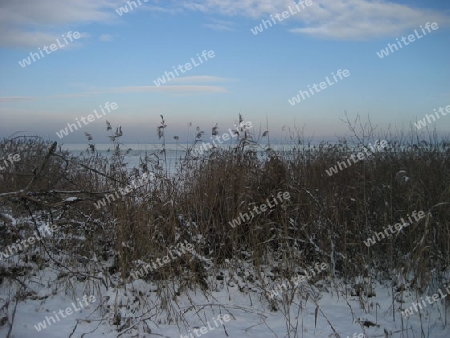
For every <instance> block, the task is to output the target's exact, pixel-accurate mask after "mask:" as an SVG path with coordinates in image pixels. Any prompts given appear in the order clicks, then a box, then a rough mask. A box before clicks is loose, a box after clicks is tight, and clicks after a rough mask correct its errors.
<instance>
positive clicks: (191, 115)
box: [0, 0, 450, 144]
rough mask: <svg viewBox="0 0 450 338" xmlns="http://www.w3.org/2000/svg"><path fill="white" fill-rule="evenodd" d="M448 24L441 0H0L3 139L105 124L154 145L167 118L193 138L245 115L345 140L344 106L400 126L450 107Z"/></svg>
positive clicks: (448, 8)
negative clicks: (200, 131)
mask: <svg viewBox="0 0 450 338" xmlns="http://www.w3.org/2000/svg"><path fill="white" fill-rule="evenodd" d="M134 4H135V5H134ZM125 8H126V9H127V12H125ZM131 8H132V9H131ZM283 12H285V13H284V14H283ZM119 13H120V14H119ZM262 20H265V21H266V22H265V25H264V24H263V21H262ZM427 23H428V25H427ZM426 25H427V26H426ZM256 26H258V27H259V30H258V31H256V30H255V27H256ZM449 26H450V3H448V2H447V1H441V0H427V1H425V0H422V1H418V0H410V1H375V0H373V1H370V0H311V1H293V0H236V1H230V0H203V1H201V0H183V1H179V0H172V1H158V0H147V1H145V0H135V1H128V2H127V1H122V0H65V1H60V0H39V1H35V0H14V1H13V0H9V1H5V0H0V32H1V34H0V138H7V137H11V135H40V136H42V137H44V138H45V139H50V140H56V141H58V142H61V143H66V144H67V143H83V142H86V137H85V134H84V133H85V132H87V133H90V134H91V135H92V136H93V137H94V140H95V141H96V142H97V143H107V142H108V139H107V137H106V135H107V133H106V121H109V122H110V123H111V125H112V127H113V128H116V127H118V126H121V127H122V128H121V129H122V131H123V137H122V139H123V141H126V142H131V143H152V142H156V141H157V134H156V128H157V126H158V125H159V122H160V115H163V116H164V117H165V121H166V124H167V129H166V137H167V140H168V142H171V141H173V140H172V139H173V136H179V138H180V140H182V141H189V140H192V138H193V136H192V135H193V132H194V130H195V127H196V126H199V127H200V128H201V129H202V130H204V131H205V133H206V134H205V135H206V136H209V135H210V134H211V128H212V127H213V126H214V125H215V124H216V123H217V124H218V126H219V134H223V133H225V132H227V130H228V129H229V128H234V126H235V124H236V123H237V118H238V115H239V114H240V113H241V114H242V115H243V117H244V120H246V121H251V122H252V124H253V126H254V132H256V133H257V132H259V131H260V130H261V131H264V130H266V129H267V127H266V125H268V129H269V132H270V135H271V138H272V141H280V142H282V141H283V140H284V139H285V138H286V135H287V131H288V130H293V129H294V128H297V129H298V130H303V133H304V134H305V135H306V136H311V137H314V138H316V139H330V140H332V139H336V136H341V135H347V134H348V133H349V132H348V127H347V125H346V124H345V123H343V122H342V121H341V119H342V118H344V116H345V113H347V114H348V116H349V117H350V118H351V119H353V118H355V117H356V116H357V115H360V116H361V117H362V118H363V120H367V117H368V116H369V117H370V120H371V122H372V124H373V125H375V126H377V128H378V129H379V130H385V129H386V128H388V127H389V126H390V127H391V128H395V129H398V130H409V129H410V128H416V127H414V124H413V123H414V122H417V120H421V119H423V118H424V117H425V114H428V115H431V114H433V113H436V112H435V111H434V109H436V110H438V109H439V108H440V107H444V108H445V107H446V106H447V105H450V82H449V79H450V67H449V52H450V30H449ZM425 27H428V28H425ZM255 33H256V34H255ZM69 35H70V36H71V37H72V40H70V39H69V38H68V36H69ZM411 35H412V36H411ZM409 36H411V40H412V41H408V37H409ZM402 37H404V38H405V39H404V40H401V39H402ZM397 39H398V40H397ZM402 41H405V42H406V43H404V42H402ZM388 44H391V50H389V48H388ZM394 44H397V46H396V47H393V45H394ZM51 46H52V50H51V49H50V47H51ZM399 46H401V48H400V47H399ZM44 47H45V48H46V49H44ZM386 48H388V49H387V50H386ZM396 48H397V49H398V50H396ZM381 50H385V52H386V53H385V54H381ZM387 52H389V54H387ZM33 53H34V54H33ZM38 53H41V54H40V55H39V54H38ZM202 53H203V54H202ZM31 55H33V56H34V60H33V59H32V58H31ZM202 55H203V56H202ZM379 55H381V56H382V57H380V56H379ZM199 57H200V58H201V60H202V63H200V60H199ZM27 58H28V59H27ZM191 58H192V59H193V61H192V60H191ZM24 59H27V60H28V63H29V64H28V63H27V62H25V61H24ZM187 63H190V67H189V65H186V64H187ZM179 65H181V70H180V68H177V67H179ZM174 68H175V69H177V73H176V72H175V70H174ZM169 72H172V73H173V74H170V73H169ZM166 73H167V76H169V77H170V80H169V79H168V78H165V81H161V79H162V77H163V76H165V74H166ZM337 74H340V75H337ZM342 74H346V75H347V76H343V75H342ZM158 78H159V79H160V80H158ZM163 82H165V83H163ZM321 83H322V84H321ZM314 86H315V87H314ZM308 91H309V93H308ZM300 92H302V93H303V97H301V96H298V100H297V101H293V97H296V96H297V95H300ZM305 93H306V94H305ZM307 95H309V97H308V96H307ZM107 103H109V107H111V105H113V106H114V107H116V109H109V111H108V109H107V108H106V105H107ZM292 103H294V104H292ZM102 108H103V113H102V112H101V109H102ZM449 109H450V108H449ZM94 110H96V113H97V115H95V114H94ZM90 114H91V115H93V114H94V115H93V116H92V117H91V118H90V120H87V118H88V115H90ZM82 117H83V118H84V120H83V122H81V119H82ZM429 120H430V121H429V122H428V121H427V127H429V128H430V129H434V128H435V129H436V130H437V132H438V133H441V134H444V135H445V134H447V135H448V133H449V131H450V114H448V115H447V116H444V115H443V114H441V115H439V119H437V121H436V122H434V121H432V119H431V118H430V119H429ZM77 121H78V123H79V124H78V126H76V125H75V127H77V128H76V130H75V128H74V127H72V131H71V130H70V129H66V131H67V135H64V134H61V132H60V131H61V130H62V129H64V128H66V127H68V124H75V123H76V122H77ZM423 129H425V127H423V128H422V129H421V130H423ZM58 132H59V135H58ZM16 133H17V134H16ZM60 136H62V137H60Z"/></svg>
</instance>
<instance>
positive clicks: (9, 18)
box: [0, 0, 450, 48]
mask: <svg viewBox="0 0 450 338" xmlns="http://www.w3.org/2000/svg"><path fill="white" fill-rule="evenodd" d="M141 1H143V0H141ZM124 4H126V1H124V0H96V1H92V0H65V1H60V0H39V1H34V0H15V1H3V2H2V4H1V11H0V31H3V32H8V33H7V34H1V35H0V47H11V48H30V47H41V46H43V45H49V44H51V43H54V41H55V38H56V37H59V36H60V35H61V34H63V33H66V32H67V31H68V30H77V26H80V25H81V24H85V23H94V22H95V23H103V24H111V23H114V22H118V21H119V20H120V17H119V16H118V15H117V13H116V12H115V9H117V8H118V7H120V6H123V5H124ZM289 6H291V8H294V7H295V6H296V1H294V0H240V1H235V0H202V1H198V0H172V1H171V2H168V3H163V2H161V1H159V0H149V1H148V2H147V3H143V6H141V7H142V9H143V10H145V11H151V12H154V13H170V14H172V15H176V14H177V13H180V12H183V11H200V12H203V13H206V14H208V15H215V14H218V15H222V16H227V17H229V18H231V17H233V18H234V17H247V18H252V19H254V20H257V24H259V23H260V21H259V20H261V19H268V18H269V16H270V15H273V14H276V13H282V12H283V11H286V10H287V9H288V7H289ZM427 21H430V22H433V21H436V22H438V24H439V27H443V26H448V25H450V14H449V13H448V12H442V11H437V10H431V9H423V8H418V7H413V6H411V5H408V4H398V3H394V2H388V1H382V0H312V5H311V6H307V7H305V8H304V9H302V10H301V11H300V12H298V13H296V14H294V15H292V16H291V17H290V18H289V20H287V21H286V22H287V23H288V25H289V27H288V31H289V32H292V33H295V34H301V35H306V36H312V37H317V38H327V39H341V40H364V39H371V38H379V37H396V36H398V35H399V34H402V33H406V32H409V31H410V30H411V29H416V28H417V27H418V26H420V25H422V24H424V23H426V22H427ZM203 26H204V27H206V28H209V29H214V30H218V31H232V30H234V29H236V24H235V23H233V22H232V21H230V20H223V19H222V20H220V19H210V22H207V23H205V24H204V25H203ZM80 33H82V32H80ZM86 36H87V35H85V36H84V37H86ZM106 36H107V34H106ZM108 38H109V37H104V38H103V39H108ZM101 41H109V40H101ZM80 43H81V42H80ZM72 47H73V46H72Z"/></svg>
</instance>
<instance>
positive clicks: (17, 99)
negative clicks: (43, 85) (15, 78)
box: [0, 96, 37, 102]
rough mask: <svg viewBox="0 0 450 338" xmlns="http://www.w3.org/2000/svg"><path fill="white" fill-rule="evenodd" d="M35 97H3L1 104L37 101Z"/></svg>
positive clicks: (0, 98) (0, 100)
mask: <svg viewBox="0 0 450 338" xmlns="http://www.w3.org/2000/svg"><path fill="white" fill-rule="evenodd" d="M36 99H37V98H36V97H34V96H3V97H0V102H17V101H29V100H36Z"/></svg>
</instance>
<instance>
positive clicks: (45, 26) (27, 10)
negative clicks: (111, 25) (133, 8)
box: [0, 0, 121, 48]
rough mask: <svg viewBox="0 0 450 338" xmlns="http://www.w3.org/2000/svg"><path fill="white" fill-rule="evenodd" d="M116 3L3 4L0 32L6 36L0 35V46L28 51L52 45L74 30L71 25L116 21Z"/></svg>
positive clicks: (46, 0)
mask: <svg viewBox="0 0 450 338" xmlns="http://www.w3.org/2000/svg"><path fill="white" fill-rule="evenodd" d="M119 3H121V2H120V1H116V0H96V1H92V0H65V1H60V0H39V1H33V0H16V1H3V2H2V4H1V11H0V31H2V32H5V31H6V32H8V34H1V35H0V46H2V47H12V48H30V47H40V46H43V45H48V44H51V43H54V42H55V38H57V37H60V34H63V33H66V32H67V31H68V30H76V28H73V27H74V24H80V23H89V22H103V23H106V22H110V21H112V20H114V19H116V15H114V14H115V13H114V10H113V9H114V8H115V6H116V4H119ZM68 25H70V26H71V27H70V28H68V27H66V26H68ZM63 27H64V28H63ZM64 30H65V31H64ZM80 33H81V32H80Z"/></svg>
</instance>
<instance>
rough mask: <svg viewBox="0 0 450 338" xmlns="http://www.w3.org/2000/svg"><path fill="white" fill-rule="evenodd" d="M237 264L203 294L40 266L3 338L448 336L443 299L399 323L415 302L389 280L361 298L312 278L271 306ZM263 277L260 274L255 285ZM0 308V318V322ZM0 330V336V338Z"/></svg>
mask: <svg viewBox="0 0 450 338" xmlns="http://www.w3.org/2000/svg"><path fill="white" fill-rule="evenodd" d="M242 264H243V266H242V268H238V270H237V273H236V274H232V273H231V272H230V271H226V270H223V271H216V272H214V273H212V272H211V273H210V274H209V275H210V278H209V281H210V284H211V285H210V288H209V290H207V291H205V290H200V289H196V290H188V289H187V288H186V286H185V285H184V284H183V282H181V281H165V282H159V283H158V284H154V283H153V282H151V281H144V280H142V279H139V280H134V281H132V282H131V283H129V284H127V285H126V287H123V286H122V287H112V286H110V287H106V286H105V285H104V283H103V282H100V279H102V274H101V272H99V273H97V276H98V277H99V281H98V282H97V281H92V280H91V281H87V280H83V278H82V277H81V276H79V277H72V278H70V279H69V278H66V277H64V276H63V277H61V274H59V275H58V274H56V273H55V271H56V270H54V269H50V268H46V269H44V270H42V271H39V272H36V273H35V275H34V276H33V277H32V278H31V280H28V281H27V286H28V287H29V289H28V291H27V292H26V293H24V294H22V295H21V299H20V301H19V302H18V303H17V304H16V303H15V302H14V303H13V302H10V303H7V305H6V307H7V311H8V317H9V318H10V320H11V321H13V327H12V330H11V333H10V337H36V338H37V337H55V338H56V337H58V338H59V337H118V336H122V337H189V338H193V337H433V338H434V337H435V338H444V337H449V336H450V326H449V323H448V321H449V317H450V309H449V308H448V307H447V312H446V311H445V300H446V299H444V300H439V301H437V302H434V303H432V304H430V305H428V304H427V306H426V307H425V306H423V309H422V310H421V311H420V312H421V313H420V314H419V313H414V314H413V315H410V316H409V317H408V318H406V319H405V318H403V317H402V315H401V313H400V310H399V309H400V307H401V308H402V309H404V308H406V307H409V306H411V304H412V301H413V300H418V299H417V298H416V296H415V295H414V294H413V293H410V292H409V291H408V290H406V291H401V290H398V289H397V288H396V286H394V287H393V286H392V281H389V282H387V281H386V282H384V283H378V282H374V281H372V289H371V290H370V292H366V293H369V294H370V296H372V297H367V296H366V294H364V293H359V296H358V295H356V294H355V293H354V292H355V290H354V288H353V290H352V288H351V287H348V286H346V285H344V284H343V283H333V284H331V283H330V282H329V281H328V280H320V281H318V282H316V283H315V285H314V286H312V285H309V284H307V283H301V284H298V286H297V287H294V288H287V289H283V292H281V290H279V295H278V299H276V300H268V299H267V298H266V297H264V293H263V291H262V290H261V287H260V286H261V284H260V282H259V281H260V279H259V277H258V278H257V277H256V276H254V275H253V274H252V273H251V272H250V269H247V267H245V262H244V263H242ZM269 275H270V274H265V275H264V274H261V276H264V277H263V278H264V279H267V277H268V276H269ZM18 279H20V277H19V278H18ZM116 282H117V280H116V281H114V280H112V281H109V282H108V283H111V285H114V283H116ZM13 284H14V285H7V283H6V282H5V281H4V282H3V284H2V286H1V289H0V292H1V295H0V297H1V298H2V299H9V298H10V296H11V294H12V293H15V291H16V290H18V289H19V288H20V282H19V283H13ZM30 289H31V290H34V292H31V291H29V290H30ZM366 291H367V290H366ZM352 294H354V295H353V296H352ZM428 294H429V295H431V294H432V292H430V293H428ZM84 295H86V297H85V299H84V300H83V296H84ZM91 295H94V296H95V301H94V302H92V303H91V302H90V301H88V297H89V296H91ZM402 298H403V299H402ZM424 299H425V297H424ZM91 300H92V298H91ZM2 303H4V302H2ZM447 305H448V302H447ZM68 308H70V309H72V312H73V313H72V314H70V315H67V313H66V312H65V311H68V310H67V309H68ZM5 310H6V309H5V307H4V308H3V309H2V312H1V313H2V321H3V324H5V321H7V319H5V318H4V316H5V314H6V312H5ZM60 312H62V315H61V314H59V315H58V313H60ZM68 312H69V313H70V312H71V311H68ZM57 315H58V317H56V316H57ZM50 316H53V318H54V320H55V321H56V323H53V322H52V320H51V319H50V318H49V317H50ZM46 317H47V318H49V319H48V321H47V322H46V328H45V329H44V328H42V326H41V328H40V330H39V331H38V330H37V329H36V327H37V326H38V323H40V322H43V321H44V322H45V321H46ZM63 317H65V318H63ZM56 318H59V320H56ZM49 322H50V323H51V325H49ZM177 323H178V324H177ZM446 323H447V325H445V324H446ZM9 327H10V325H2V327H1V328H0V336H1V337H6V336H7V333H8V330H9Z"/></svg>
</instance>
